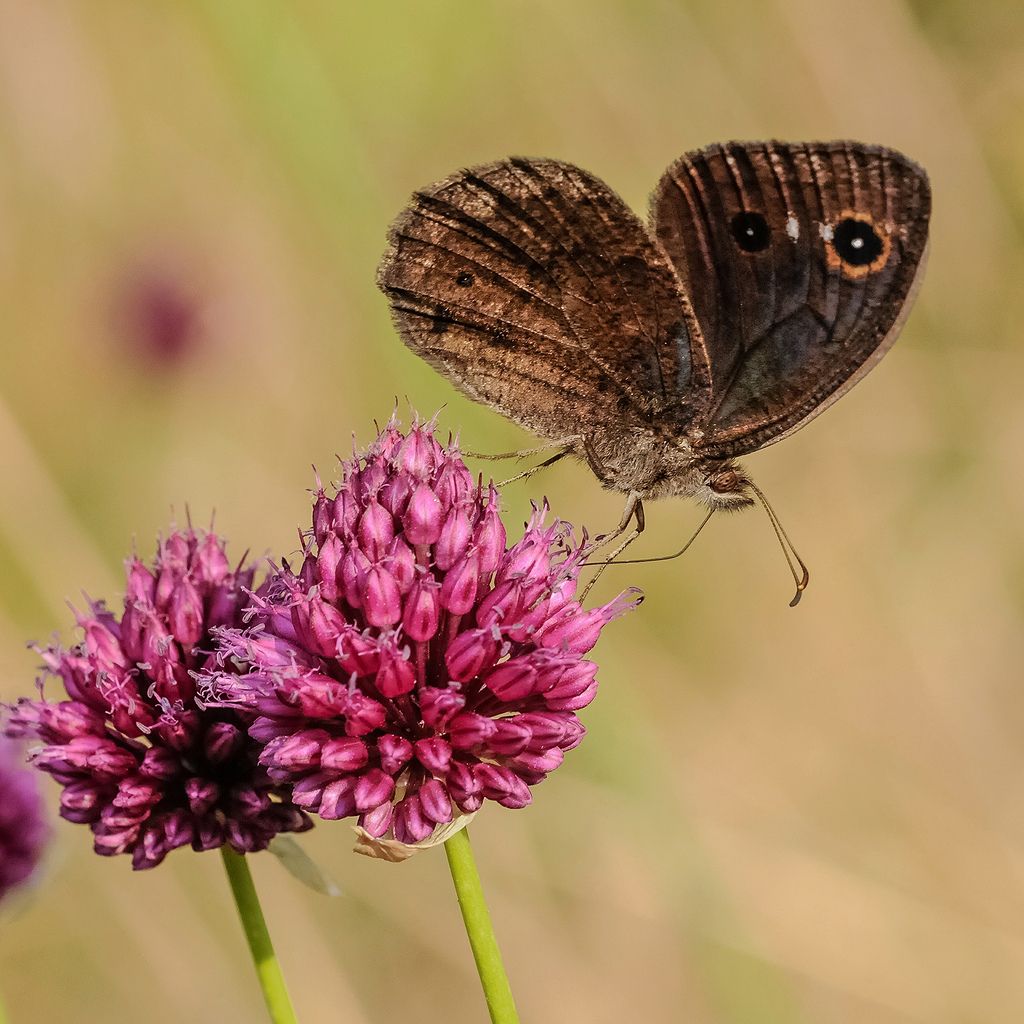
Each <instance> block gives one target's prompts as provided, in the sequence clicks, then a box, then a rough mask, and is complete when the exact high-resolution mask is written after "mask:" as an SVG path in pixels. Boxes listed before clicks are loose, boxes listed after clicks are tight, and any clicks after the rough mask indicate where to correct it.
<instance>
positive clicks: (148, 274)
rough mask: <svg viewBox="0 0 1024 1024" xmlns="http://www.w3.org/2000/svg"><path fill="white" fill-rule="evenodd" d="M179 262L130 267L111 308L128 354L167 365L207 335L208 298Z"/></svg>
mask: <svg viewBox="0 0 1024 1024" xmlns="http://www.w3.org/2000/svg"><path fill="white" fill-rule="evenodd" d="M177 262H178V261H172V260H170V259H161V260H156V259H150V260H145V261H143V260H140V261H139V263H138V265H137V266H134V267H130V268H126V269H125V270H124V271H123V272H122V276H121V278H120V280H118V281H117V283H116V286H115V291H114V296H113V308H112V310H111V326H112V328H113V330H114V332H115V335H116V336H117V337H118V339H119V340H120V341H121V343H122V344H123V346H124V349H125V352H126V354H127V355H128V356H129V357H131V358H132V359H133V360H135V361H137V362H140V363H144V364H150V365H152V366H156V367H159V368H163V369H166V368H170V367H175V366H177V365H179V364H181V363H183V362H184V361H185V360H186V359H187V358H188V357H189V356H190V355H191V354H192V353H193V350H195V349H198V348H199V347H200V345H201V343H202V341H203V319H204V315H205V312H206V311H205V308H204V299H203V296H202V295H201V294H200V292H199V289H198V288H197V287H196V286H195V285H194V284H193V283H192V282H191V281H190V280H189V278H188V276H187V275H186V273H185V272H184V271H183V270H182V269H181V268H180V267H179V266H177Z"/></svg>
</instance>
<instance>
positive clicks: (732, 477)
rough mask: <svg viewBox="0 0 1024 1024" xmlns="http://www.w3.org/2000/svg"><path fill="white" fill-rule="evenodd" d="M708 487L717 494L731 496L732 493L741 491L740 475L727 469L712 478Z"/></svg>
mask: <svg viewBox="0 0 1024 1024" xmlns="http://www.w3.org/2000/svg"><path fill="white" fill-rule="evenodd" d="M708 486H709V487H710V488H711V490H713V491H714V492H715V493H716V494H729V493H730V492H731V491H736V490H739V486H740V475H739V473H737V472H736V470H734V469H726V470H724V471H722V472H720V473H716V474H715V475H714V476H712V477H711V479H710V480H708Z"/></svg>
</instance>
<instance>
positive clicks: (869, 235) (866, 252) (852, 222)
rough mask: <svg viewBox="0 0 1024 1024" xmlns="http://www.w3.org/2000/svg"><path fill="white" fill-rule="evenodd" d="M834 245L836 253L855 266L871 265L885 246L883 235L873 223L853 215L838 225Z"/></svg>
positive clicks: (845, 261) (834, 234)
mask: <svg viewBox="0 0 1024 1024" xmlns="http://www.w3.org/2000/svg"><path fill="white" fill-rule="evenodd" d="M832 245H833V246H834V247H835V250H836V255H837V256H838V257H839V258H840V259H841V260H842V261H843V262H844V263H849V264H850V265H851V266H854V267H867V266H870V265H871V264H872V263H874V262H875V260H877V259H878V257H879V256H881V255H882V250H883V249H884V248H885V242H884V241H883V239H882V237H881V235H879V233H878V232H877V231H876V230H875V229H874V227H873V226H872V225H871V224H869V223H868V222H867V221H865V220H856V219H854V218H853V217H847V218H846V219H845V220H841V221H840V222H839V223H838V224H837V225H836V227H835V231H834V232H833V234H832Z"/></svg>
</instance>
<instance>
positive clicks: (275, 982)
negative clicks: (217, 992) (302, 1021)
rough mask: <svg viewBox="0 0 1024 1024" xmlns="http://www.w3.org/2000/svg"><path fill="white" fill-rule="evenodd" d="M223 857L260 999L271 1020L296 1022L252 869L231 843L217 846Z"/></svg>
mask: <svg viewBox="0 0 1024 1024" xmlns="http://www.w3.org/2000/svg"><path fill="white" fill-rule="evenodd" d="M220 852H221V855H222V856H223V858H224V870H225V871H226V872H227V873H228V881H229V882H230V883H231V892H232V893H233V894H234V897H235V906H237V907H238V916H239V917H240V918H241V921H242V928H243V929H244V930H245V938H246V941H247V942H248V943H249V952H250V953H252V962H253V963H254V964H255V965H256V975H257V977H258V978H259V980H260V988H262V989H263V999H264V1001H265V1002H266V1004H267V1010H268V1012H269V1013H270V1019H271V1020H272V1021H273V1024H297V1020H298V1018H296V1016H295V1010H294V1009H293V1008H292V1001H291V999H289V997H288V988H287V986H286V985H285V983H284V975H283V974H282V973H281V965H280V964H279V963H278V962H277V955H276V954H275V953H274V946H273V943H272V942H271V941H270V932H268V931H267V922H266V921H265V920H264V918H263V911H262V909H261V908H260V899H259V896H257V895H256V886H255V885H253V881H252V873H251V872H250V871H249V864H248V862H247V860H246V858H245V857H244V856H243V855H242V854H240V853H235V851H234V850H232V849H231V847H230V846H222V847H221V848H220Z"/></svg>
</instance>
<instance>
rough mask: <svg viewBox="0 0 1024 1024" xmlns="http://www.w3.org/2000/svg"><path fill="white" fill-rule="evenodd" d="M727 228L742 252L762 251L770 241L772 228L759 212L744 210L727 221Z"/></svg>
mask: <svg viewBox="0 0 1024 1024" xmlns="http://www.w3.org/2000/svg"><path fill="white" fill-rule="evenodd" d="M729 230H730V231H732V237H733V238H734V239H735V240H736V244H737V245H738V246H739V247H740V248H741V249H742V250H743V251H744V252H762V251H763V250H764V249H767V248H768V246H769V245H770V244H771V241H772V229H771V228H770V227H768V221H766V220H765V219H764V217H762V216H761V214H759V213H752V212H751V211H750V210H744V211H743V212H742V213H737V214H736V216H735V217H733V219H732V220H731V221H730V222H729Z"/></svg>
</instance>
